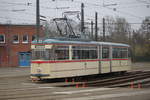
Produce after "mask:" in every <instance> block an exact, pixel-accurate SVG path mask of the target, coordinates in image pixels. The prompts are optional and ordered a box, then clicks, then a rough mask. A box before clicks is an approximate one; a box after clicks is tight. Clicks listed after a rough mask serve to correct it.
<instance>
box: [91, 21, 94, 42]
mask: <svg viewBox="0 0 150 100" xmlns="http://www.w3.org/2000/svg"><path fill="white" fill-rule="evenodd" d="M93 37H94V35H93V21H91V38H92V39H93Z"/></svg>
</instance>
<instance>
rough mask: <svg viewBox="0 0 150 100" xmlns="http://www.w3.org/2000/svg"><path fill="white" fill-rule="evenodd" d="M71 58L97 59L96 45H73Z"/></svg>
mask: <svg viewBox="0 0 150 100" xmlns="http://www.w3.org/2000/svg"><path fill="white" fill-rule="evenodd" d="M72 49H73V58H72V59H97V47H95V46H73V47H72Z"/></svg>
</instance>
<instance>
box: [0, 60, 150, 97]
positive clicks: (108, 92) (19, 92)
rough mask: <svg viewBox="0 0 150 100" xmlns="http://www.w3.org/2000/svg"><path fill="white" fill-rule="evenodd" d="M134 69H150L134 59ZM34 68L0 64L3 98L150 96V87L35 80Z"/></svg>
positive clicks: (0, 86)
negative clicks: (115, 86)
mask: <svg viewBox="0 0 150 100" xmlns="http://www.w3.org/2000/svg"><path fill="white" fill-rule="evenodd" d="M132 70H150V63H148V62H145V63H134V64H133V65H132ZM29 76H30V68H20V67H17V68H0V100H8V99H9V100H33V99H36V100H150V89H143V88H142V89H137V88H136V89H131V88H100V87H86V88H81V87H80V88H76V87H67V88H66V87H57V85H60V84H67V83H65V82H57V83H56V82H53V83H33V82H31V79H30V77H29Z"/></svg>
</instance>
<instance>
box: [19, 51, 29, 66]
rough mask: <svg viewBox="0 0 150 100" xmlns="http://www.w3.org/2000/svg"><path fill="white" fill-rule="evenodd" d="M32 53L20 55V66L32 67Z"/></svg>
mask: <svg viewBox="0 0 150 100" xmlns="http://www.w3.org/2000/svg"><path fill="white" fill-rule="evenodd" d="M30 59H31V53H28V52H21V53H19V66H22V67H27V66H30Z"/></svg>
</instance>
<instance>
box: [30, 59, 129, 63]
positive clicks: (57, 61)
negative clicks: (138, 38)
mask: <svg viewBox="0 0 150 100" xmlns="http://www.w3.org/2000/svg"><path fill="white" fill-rule="evenodd" d="M110 60H111V59H96V60H63V61H59V60H56V61H31V63H37V64H42V63H68V62H93V61H110ZM112 60H128V59H112Z"/></svg>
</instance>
